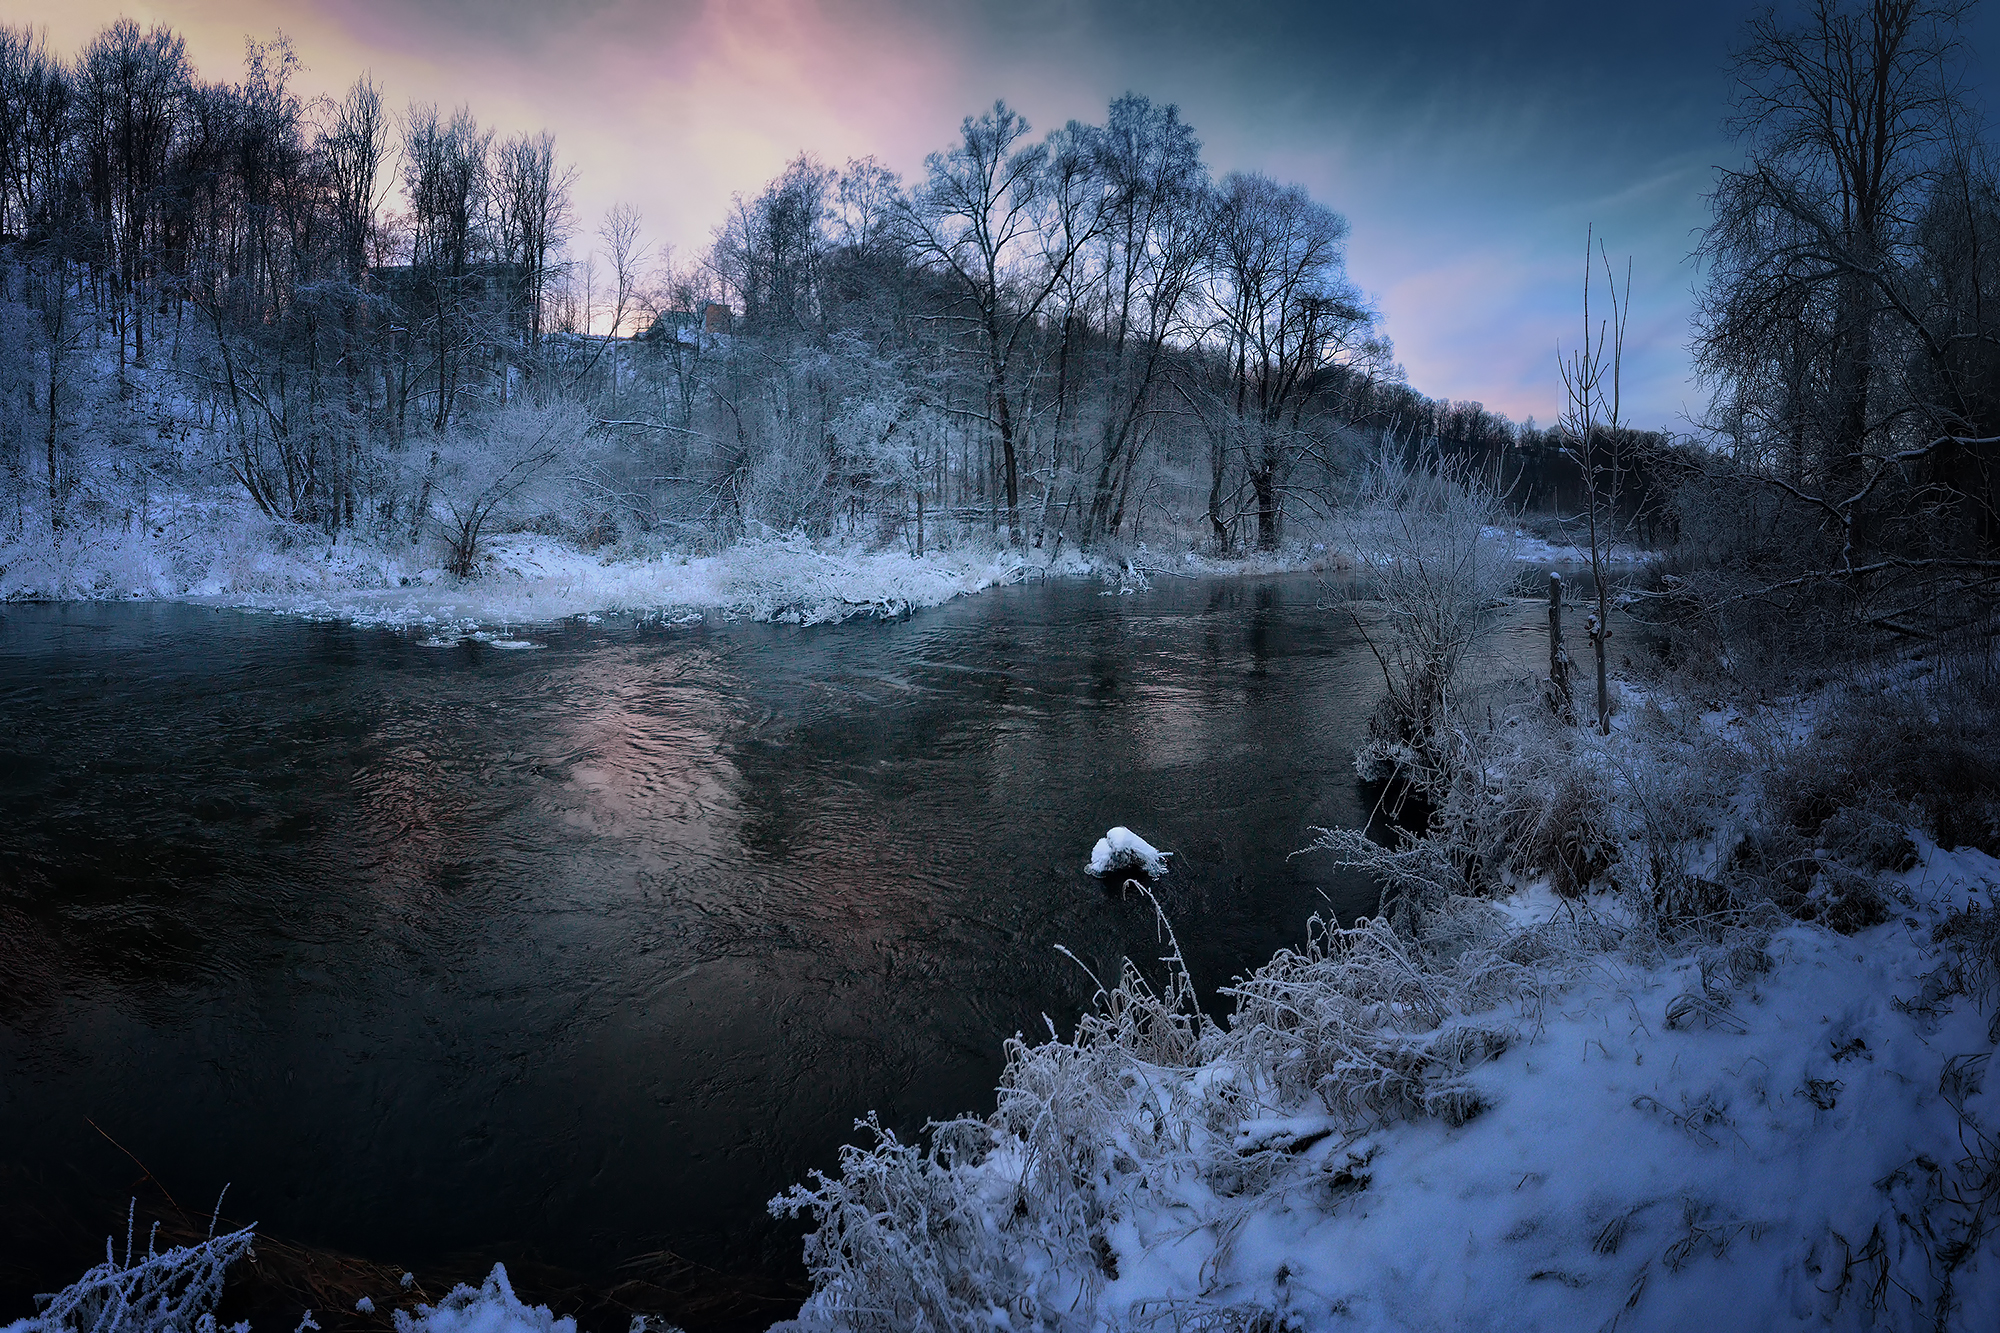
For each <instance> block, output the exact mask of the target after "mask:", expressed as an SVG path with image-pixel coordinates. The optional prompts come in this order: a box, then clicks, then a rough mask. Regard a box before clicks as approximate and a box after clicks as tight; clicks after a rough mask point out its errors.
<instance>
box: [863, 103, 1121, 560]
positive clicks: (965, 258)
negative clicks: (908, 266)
mask: <svg viewBox="0 0 2000 1333" xmlns="http://www.w3.org/2000/svg"><path fill="white" fill-rule="evenodd" d="M1028 133H1029V126H1028V122H1027V121H1025V120H1023V119H1022V118H1021V117H1020V116H1019V115H1018V114H1016V113H1015V111H1014V110H1013V109H1012V108H1010V107H1009V106H1008V105H1007V104H1006V103H1005V102H995V103H994V104H993V109H992V110H991V111H988V112H985V113H984V114H982V115H980V116H979V117H978V118H976V119H975V118H974V117H971V116H967V117H966V118H965V122H964V124H963V125H961V126H960V130H959V136H960V137H959V142H958V143H957V144H954V145H953V146H952V147H951V148H949V149H947V150H945V151H944V152H941V153H932V154H931V155H930V156H929V157H928V158H926V159H925V163H924V165H925V172H926V174H925V180H924V183H923V185H922V186H921V187H919V188H918V189H917V191H916V192H915V194H914V196H912V197H911V198H910V199H909V200H908V201H907V202H906V203H905V204H904V206H903V207H902V208H901V209H900V211H899V221H900V223H901V230H902V234H903V238H904V242H905V244H906V245H907V246H908V247H909V248H910V250H911V252H912V253H913V254H915V255H916V256H917V257H918V258H919V259H920V261H922V262H926V263H929V264H931V265H934V266H935V267H936V268H937V269H938V270H939V271H940V272H942V273H944V274H945V275H947V276H948V277H949V278H950V279H951V281H952V284H953V286H954V287H955V288H956V291H957V294H958V296H959V299H960V301H961V302H962V303H963V304H964V305H965V306H967V307H969V308H970V312H971V313H970V315H969V316H968V317H967V318H968V319H969V321H970V323H971V325H972V328H973V333H974V337H975V338H976V339H977V341H978V345H979V348H980V351H981V355H982V360H983V361H984V364H985V371H986V376H985V378H986V390H987V392H986V409H985V411H984V412H981V413H973V414H972V415H974V416H976V417H979V418H980V419H983V420H985V421H987V422H989V423H990V424H991V425H992V427H993V429H994V431H995V432H996V433H997V434H998V436H999V440H1000V451H1001V467H1002V478H1003V482H1004V486H1005V493H1006V501H1007V518H1008V523H1009V525H1010V527H1011V530H1012V532H1013V534H1014V540H1015V541H1017V542H1019V541H1021V540H1023V536H1024V534H1023V532H1022V528H1021V500H1020V472H1021V468H1020V451H1021V442H1022V423H1021V421H1020V420H1019V417H1020V412H1019V407H1020V403H1019V402H1018V401H1017V397H1016V396H1017V394H1020V393H1021V392H1023V391H1024V390H1025V388H1026V387H1027V386H1026V385H1025V384H1024V383H1023V382H1022V381H1023V380H1024V378H1025V376H1024V374H1023V369H1022V365H1021V362H1022V359H1023V356H1024V353H1025V352H1026V350H1027V346H1026V345H1027V343H1028V341H1029V340H1030V339H1031V338H1032V336H1033V335H1034V334H1035V333H1036V331H1037V322H1038V321H1039V319H1040V317H1041V314H1042V311H1043V310H1044V308H1045V307H1046V306H1047V303H1048V300H1049V297H1050V295H1051V294H1052V293H1053V292H1054V291H1055V289H1056V287H1057V285H1058V284H1060V283H1061V281H1062V280H1063V276H1064V274H1066V273H1067V272H1068V271H1069V267H1070V265H1071V263H1072V262H1074V261H1075V259H1076V256H1077V252H1078V251H1079V250H1080V249H1081V248H1082V247H1083V245H1084V244H1085V243H1086V242H1088V241H1089V240H1090V239H1091V237H1092V236H1094V235H1095V233H1096V229H1097V222H1096V220H1095V219H1094V218H1093V219H1090V220H1087V221H1086V220H1085V219H1083V218H1080V217H1078V216H1077V215H1076V214H1075V213H1074V212H1073V211H1072V210H1074V209H1078V208H1083V207H1087V206H1088V204H1087V202H1086V198H1085V197H1084V196H1083V195H1082V194H1081V193H1080V192H1075V191H1070V192H1058V191H1057V190H1055V189H1054V188H1052V185H1053V183H1052V181H1051V178H1050V173H1049V170H1048V168H1049V162H1050V152H1049V148H1048V146H1047V145H1046V144H1027V143H1025V142H1024V141H1025V140H1026V139H1027V136H1028ZM1058 179H1060V177H1058ZM1052 202H1053V203H1054V205H1055V208H1054V210H1053V216H1051V215H1048V214H1046V213H1045V211H1044V210H1045V206H1047V205H1049V204H1051V203H1052Z"/></svg>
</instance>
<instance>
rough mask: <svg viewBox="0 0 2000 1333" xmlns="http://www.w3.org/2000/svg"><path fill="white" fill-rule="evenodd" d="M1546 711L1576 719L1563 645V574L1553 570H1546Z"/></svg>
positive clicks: (1565, 651) (1566, 654)
mask: <svg viewBox="0 0 2000 1333" xmlns="http://www.w3.org/2000/svg"><path fill="white" fill-rule="evenodd" d="M1549 711H1550V712H1552V713H1554V714H1555V715H1556V716H1557V717H1559V718H1561V719H1562V720H1563V721H1565V722H1574V721H1575V720H1576V706H1575V703H1574V700H1573V699H1572V696H1571V694H1570V684H1569V651H1568V650H1567V649H1565V648H1564V647H1563V576H1562V575H1561V574H1558V573H1555V572H1553V571H1551V572H1550V574H1549Z"/></svg>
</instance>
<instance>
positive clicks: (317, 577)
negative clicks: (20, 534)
mask: <svg viewBox="0 0 2000 1333" xmlns="http://www.w3.org/2000/svg"><path fill="white" fill-rule="evenodd" d="M482 549H483V550H484V552H485V558H484V560H483V562H482V564H481V567H480V570H479V572H478V574H477V575H475V576H474V577H472V578H468V579H464V580H459V579H455V578H451V577H449V576H448V575H446V574H445V573H444V572H443V571H442V570H441V569H439V568H438V567H437V566H436V564H435V562H434V560H432V559H431V558H430V556H429V554H428V553H427V549H426V548H424V547H421V546H420V547H409V548H401V549H391V548H385V547H381V546H377V545H373V544H370V543H367V542H364V541H359V540H356V539H354V538H352V537H347V536H343V537H341V538H339V539H328V538H327V537H325V536H324V535H322V534H320V533H317V532H316V531H313V530H310V529H292V528H278V527H275V526H273V525H272V524H270V523H269V522H268V521H266V520H262V519H260V518H256V517H254V516H249V515H244V514H242V513H238V512H232V510H231V507H230V506H227V505H209V506H205V507H200V508H192V507H191V508H190V509H189V510H188V512H186V513H184V514H182V515H180V517H179V519H178V520H177V521H170V520H168V519H166V518H164V517H163V518H162V521H161V523H160V524H159V525H158V530H157V531H154V530H148V529H136V530H135V529H118V530H116V531H102V532H95V533H92V534H90V535H88V536H82V535H71V536H70V537H68V538H66V539H65V540H64V541H63V542H62V543H61V544H59V545H52V544H51V543H50V542H49V540H48V539H47V537H46V535H45V534H34V535H33V537H32V539H12V540H8V539H0V600H20V599H23V598H35V599H120V600H126V599H142V600H174V601H187V602H193V603H196V604H199V605H207V606H217V607H232V608H242V609H248V610H258V611H268V612H274V613H277V614H281V615H295V616H303V617H307V618H310V619H315V620H334V621H347V622H350V623H354V624H359V625H382V626H393V627H407V628H423V629H433V630H436V629H440V628H442V629H443V630H446V631H449V637H448V638H447V639H446V642H452V643H455V642H457V641H458V640H459V639H460V638H461V637H463V636H467V635H472V634H474V633H475V631H478V630H480V629H481V628H482V627H483V628H484V629H486V630H488V631H489V634H488V636H487V637H488V638H489V640H490V641H491V642H492V643H493V646H495V647H502V648H508V647H527V646H531V644H530V643H529V642H528V641H526V640H522V639H520V638H518V637H517V636H513V635H508V634H504V633H502V634H497V635H495V634H491V633H490V631H492V630H493V629H495V628H504V627H507V626H518V625H534V624H548V623H552V622H555V621H558V620H564V619H568V618H570V617H575V616H583V617H589V616H592V615H602V614H606V613H637V614H644V615H687V614H690V613H701V612H710V611H713V612H720V613H723V614H727V615H740V616H747V617H751V618H754V619H758V620H771V621H780V622H788V623H793V624H807V625H810V624H820V623H824V622H828V621H838V620H844V619H848V618H850V617H853V616H857V615H899V614H902V613H905V612H908V611H912V610H917V609H921V608H924V607H930V606H937V605H940V604H942V603H944V602H947V601H950V600H951V599H953V598H955V597H959V596H963V595H965V594H967V593H972V592H978V591H980V590H982V589H985V588H990V587H995V586H1000V585H1004V584H1010V583H1019V582H1022V581H1024V580H1028V579H1034V578H1046V577H1063V576H1076V575H1087V574H1091V573H1095V572H1097V566H1096V564H1095V563H1094V562H1092V561H1091V560H1089V559H1087V558H1085V557H1083V556H1080V555H1077V554H1075V553H1074V552H1070V553H1066V554H1065V555H1063V556H1062V557H1060V558H1058V559H1055V560H1053V561H1050V560H1045V559H1044V558H1042V557H1041V555H1040V553H1035V552H1021V551H1017V550H1012V549H1008V548H1006V547H1004V546H1000V547H995V546H981V545H973V546H960V547H956V548H953V549H951V550H948V551H936V550H933V551H932V552H930V553H928V554H926V555H925V556H924V557H922V558H918V557H915V556H913V555H911V554H910V553H909V552H908V551H907V550H904V549H901V548H893V547H892V548H890V549H886V550H882V549H870V548H867V547H864V546H861V545H858V544H842V543H837V542H814V541H809V540H807V539H806V538H803V537H799V536H782V537H765V538H753V539H748V540H744V541H742V542H739V543H737V544H736V545H734V546H731V547H728V548H726V549H724V550H722V551H720V552H719V553H716V554H713V555H683V554H677V553H674V552H665V553H657V552H656V553H652V554H643V555H641V554H631V553H627V554H624V555H618V556H613V555H600V554H597V553H593V552H588V551H582V550H579V549H577V548H576V547H574V546H571V545H569V544H567V543H564V542H562V541H559V540H557V539H555V538H551V537H545V536H540V535H538V534H535V533H511V534H506V535H502V536H498V537H494V538H492V539H490V540H489V541H487V542H485V543H483V546H482Z"/></svg>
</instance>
